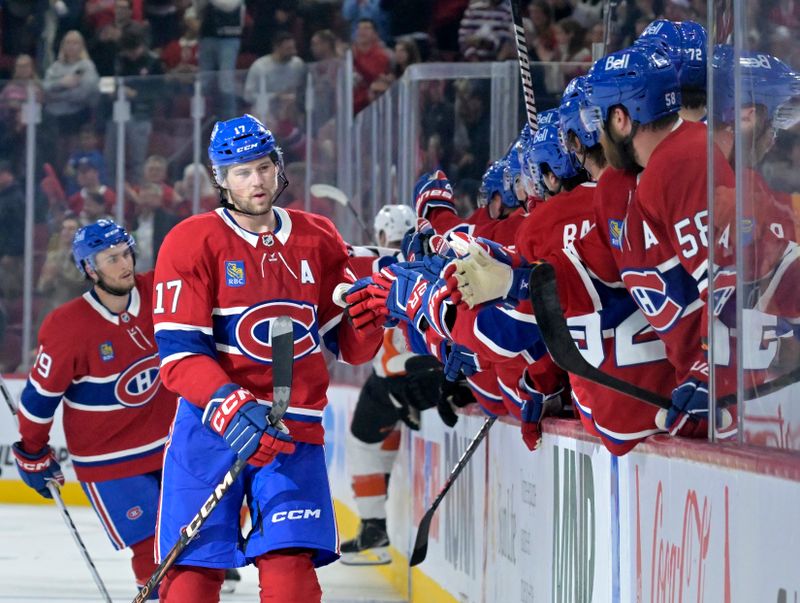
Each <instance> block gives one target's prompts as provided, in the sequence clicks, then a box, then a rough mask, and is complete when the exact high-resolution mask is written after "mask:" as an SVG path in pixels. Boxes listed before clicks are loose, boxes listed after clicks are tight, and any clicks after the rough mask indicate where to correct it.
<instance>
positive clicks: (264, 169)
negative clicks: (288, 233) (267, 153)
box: [225, 157, 278, 216]
mask: <svg viewBox="0 0 800 603" xmlns="http://www.w3.org/2000/svg"><path fill="white" fill-rule="evenodd" d="M225 186H226V188H227V189H228V193H229V195H230V200H231V203H232V204H233V205H234V206H235V207H237V208H240V209H242V210H244V211H245V212H247V213H249V214H252V215H256V216H260V215H263V214H266V213H268V212H270V211H272V200H273V198H274V197H275V192H276V191H277V190H278V166H277V165H275V163H274V162H273V161H272V159H270V158H269V157H262V158H261V159H256V160H255V161H249V162H247V163H240V164H238V165H235V166H233V167H232V168H230V169H229V170H228V174H227V176H226V177H225Z"/></svg>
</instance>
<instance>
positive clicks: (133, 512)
mask: <svg viewBox="0 0 800 603" xmlns="http://www.w3.org/2000/svg"><path fill="white" fill-rule="evenodd" d="M142 515H144V511H142V508H141V507H140V506H139V505H136V506H135V507H131V508H130V509H128V511H127V512H126V513H125V516H126V517H127V518H128V519H130V520H131V521H135V520H137V519H139V518H140V517H141V516H142Z"/></svg>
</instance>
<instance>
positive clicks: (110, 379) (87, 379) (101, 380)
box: [72, 373, 119, 385]
mask: <svg viewBox="0 0 800 603" xmlns="http://www.w3.org/2000/svg"><path fill="white" fill-rule="evenodd" d="M118 378H119V373H115V374H113V375H109V376H107V377H92V376H91V375H86V376H85V377H81V378H80V379H74V380H73V381H72V383H73V384H75V385H77V384H79V383H113V382H114V381H116V380H117V379H118Z"/></svg>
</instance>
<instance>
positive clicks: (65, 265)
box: [34, 213, 88, 332]
mask: <svg viewBox="0 0 800 603" xmlns="http://www.w3.org/2000/svg"><path fill="white" fill-rule="evenodd" d="M78 228H80V221H79V220H78V216H76V215H75V214H73V213H66V214H64V217H63V218H62V219H61V229H60V230H59V233H58V235H57V240H56V243H55V246H54V247H53V248H52V249H50V250H49V251H48V252H47V257H46V258H45V261H44V265H43V266H42V272H41V274H40V275H39V282H38V283H37V285H36V292H37V293H38V294H39V295H41V296H42V297H44V298H45V301H44V304H43V305H42V307H41V309H40V312H39V316H40V317H44V316H46V315H47V314H49V313H50V311H51V310H52V309H53V308H55V307H57V306H60V305H61V304H63V303H66V302H67V301H69V300H70V299H72V298H73V297H77V296H79V295H81V294H82V293H83V292H84V291H86V290H87V288H88V287H87V284H88V283H87V281H86V280H85V279H84V277H83V275H82V274H81V273H80V272H79V271H78V268H77V267H76V266H75V261H74V260H73V259H72V238H73V237H74V236H75V233H76V232H77V230H78ZM36 331H38V328H37V329H36V330H34V332H36Z"/></svg>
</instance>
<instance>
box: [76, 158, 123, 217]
mask: <svg viewBox="0 0 800 603" xmlns="http://www.w3.org/2000/svg"><path fill="white" fill-rule="evenodd" d="M75 171H76V178H77V180H78V186H80V190H78V192H76V193H74V194H72V195H71V196H70V197H69V198H68V199H67V206H68V207H69V210H70V211H71V212H72V213H74V214H80V213H81V211H83V205H84V203H85V202H86V200H87V199H88V198H89V195H90V194H92V193H94V194H98V195H100V196H101V197H102V198H103V200H104V204H105V211H106V212H111V211H112V209H113V207H114V203H115V202H116V199H117V196H116V195H115V194H114V191H113V190H112V189H110V188H109V187H107V186H106V185H105V184H102V183H101V182H100V167H99V165H98V163H97V160H96V158H94V157H82V158H81V159H79V160H78V163H77V165H76V167H75Z"/></svg>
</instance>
